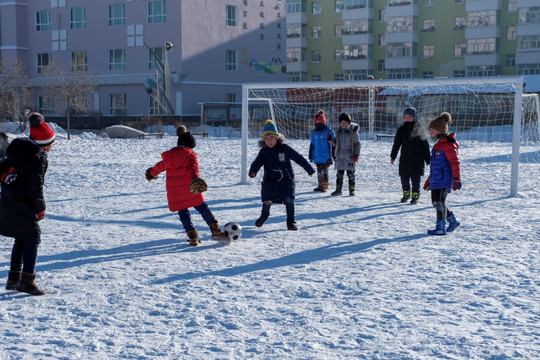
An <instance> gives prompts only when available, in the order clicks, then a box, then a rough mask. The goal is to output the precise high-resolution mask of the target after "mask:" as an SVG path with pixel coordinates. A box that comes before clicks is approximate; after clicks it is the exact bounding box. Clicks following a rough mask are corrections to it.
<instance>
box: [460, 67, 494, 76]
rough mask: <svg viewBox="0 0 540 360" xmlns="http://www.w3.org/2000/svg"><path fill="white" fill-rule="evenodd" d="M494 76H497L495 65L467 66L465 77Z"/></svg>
mask: <svg viewBox="0 0 540 360" xmlns="http://www.w3.org/2000/svg"><path fill="white" fill-rule="evenodd" d="M495 75H498V71H497V68H496V66H495V65H481V66H467V77H480V76H495Z"/></svg>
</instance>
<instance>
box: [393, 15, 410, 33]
mask: <svg viewBox="0 0 540 360" xmlns="http://www.w3.org/2000/svg"><path fill="white" fill-rule="evenodd" d="M413 30H416V21H414V22H413V17H412V16H395V17H391V18H388V21H387V22H386V32H401V31H413Z"/></svg>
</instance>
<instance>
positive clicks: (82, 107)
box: [39, 63, 96, 140]
mask: <svg viewBox="0 0 540 360" xmlns="http://www.w3.org/2000/svg"><path fill="white" fill-rule="evenodd" d="M39 83H40V85H41V86H40V88H41V90H40V91H41V92H43V93H46V94H48V95H49V96H51V98H52V99H54V102H55V108H57V109H63V110H64V111H65V114H66V118H67V129H66V131H67V137H68V140H70V139H71V134H70V133H71V115H72V113H86V112H88V110H89V106H90V104H89V102H90V100H89V99H90V98H91V95H92V93H93V92H94V90H95V88H96V85H95V82H94V80H93V78H92V76H91V74H90V73H89V72H88V69H87V67H85V68H81V67H80V66H73V65H63V64H58V63H51V66H50V68H49V70H48V71H46V72H45V74H44V75H43V76H41V77H40V78H39Z"/></svg>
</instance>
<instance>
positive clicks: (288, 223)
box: [287, 221, 298, 231]
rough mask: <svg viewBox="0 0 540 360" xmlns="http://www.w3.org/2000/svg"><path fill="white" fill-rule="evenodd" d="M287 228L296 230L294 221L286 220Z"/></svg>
mask: <svg viewBox="0 0 540 360" xmlns="http://www.w3.org/2000/svg"><path fill="white" fill-rule="evenodd" d="M287 230H293V231H295V230H298V226H296V223H295V222H294V221H287Z"/></svg>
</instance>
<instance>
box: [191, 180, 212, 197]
mask: <svg viewBox="0 0 540 360" xmlns="http://www.w3.org/2000/svg"><path fill="white" fill-rule="evenodd" d="M206 190H208V185H206V181H204V179H202V178H200V177H194V178H193V179H192V180H191V184H190V185H189V192H191V193H192V194H198V193H202V192H205V191H206Z"/></svg>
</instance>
